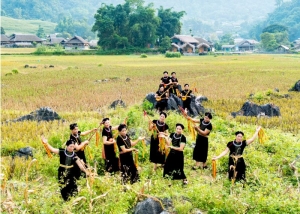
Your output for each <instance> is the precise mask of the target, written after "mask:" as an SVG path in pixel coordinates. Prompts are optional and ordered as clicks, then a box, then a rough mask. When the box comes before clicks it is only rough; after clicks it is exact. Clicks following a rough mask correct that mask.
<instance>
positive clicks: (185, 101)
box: [181, 84, 193, 114]
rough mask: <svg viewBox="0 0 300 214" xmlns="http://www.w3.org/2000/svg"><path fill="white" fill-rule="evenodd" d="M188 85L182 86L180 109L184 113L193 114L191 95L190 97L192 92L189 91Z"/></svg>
mask: <svg viewBox="0 0 300 214" xmlns="http://www.w3.org/2000/svg"><path fill="white" fill-rule="evenodd" d="M189 87H190V86H189V84H184V90H182V91H181V100H182V108H183V109H184V110H185V111H186V112H189V113H190V114H192V113H193V111H192V108H191V101H192V98H191V95H192V90H190V89H189Z"/></svg>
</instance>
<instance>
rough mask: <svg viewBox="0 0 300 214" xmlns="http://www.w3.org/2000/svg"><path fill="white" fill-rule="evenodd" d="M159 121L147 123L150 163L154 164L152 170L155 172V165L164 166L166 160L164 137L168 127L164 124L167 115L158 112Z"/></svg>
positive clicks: (166, 134)
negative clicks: (149, 132) (150, 133)
mask: <svg viewBox="0 0 300 214" xmlns="http://www.w3.org/2000/svg"><path fill="white" fill-rule="evenodd" d="M159 115H160V118H159V120H153V121H149V131H152V132H153V134H152V135H151V141H150V162H151V163H153V164H154V166H153V170H154V171H156V169H157V164H162V165H163V164H164V163H165V158H166V154H165V151H166V148H165V145H164V143H165V136H168V135H169V134H168V129H169V126H168V125H167V124H166V123H165V119H166V118H167V114H166V113H165V112H160V114H159Z"/></svg>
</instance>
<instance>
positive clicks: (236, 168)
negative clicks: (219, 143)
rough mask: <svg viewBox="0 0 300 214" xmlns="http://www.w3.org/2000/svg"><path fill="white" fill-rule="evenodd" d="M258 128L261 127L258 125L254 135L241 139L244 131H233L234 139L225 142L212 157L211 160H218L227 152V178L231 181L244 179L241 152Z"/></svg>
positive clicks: (244, 171) (244, 166) (244, 172)
mask: <svg viewBox="0 0 300 214" xmlns="http://www.w3.org/2000/svg"><path fill="white" fill-rule="evenodd" d="M260 129H261V127H260V126H258V127H257V128H256V131H255V133H254V135H253V136H252V137H251V138H250V139H248V140H243V138H244V133H243V132H242V131H237V132H236V133H235V139H234V140H233V141H230V142H228V143H227V147H226V149H225V150H224V151H223V152H222V153H221V154H220V155H218V156H216V157H213V158H212V160H218V159H219V158H221V157H223V156H225V155H226V154H227V153H228V152H229V161H228V178H229V179H230V180H232V181H233V182H234V181H239V180H246V164H245V161H244V158H243V152H244V149H245V147H246V146H248V145H250V144H251V143H252V142H253V141H254V140H255V138H256V137H257V135H258V132H259V130H260Z"/></svg>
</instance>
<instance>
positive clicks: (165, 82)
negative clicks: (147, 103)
mask: <svg viewBox="0 0 300 214" xmlns="http://www.w3.org/2000/svg"><path fill="white" fill-rule="evenodd" d="M163 75H164V76H163V77H162V78H161V83H160V85H159V87H161V86H164V90H165V91H166V90H169V88H170V85H171V84H172V81H171V78H170V77H169V73H168V71H164V73H163Z"/></svg>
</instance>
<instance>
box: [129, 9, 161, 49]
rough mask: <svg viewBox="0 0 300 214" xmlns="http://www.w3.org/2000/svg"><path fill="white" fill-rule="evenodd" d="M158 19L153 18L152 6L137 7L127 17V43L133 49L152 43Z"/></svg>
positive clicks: (153, 10) (154, 38)
mask: <svg viewBox="0 0 300 214" xmlns="http://www.w3.org/2000/svg"><path fill="white" fill-rule="evenodd" d="M159 22H160V20H159V18H158V17H157V16H155V9H154V8H153V4H149V5H147V6H146V7H143V6H138V7H137V8H136V10H135V11H133V12H132V13H131V14H130V17H129V28H130V31H129V37H128V40H129V42H130V43H131V44H132V45H133V46H135V47H141V48H144V47H146V46H147V44H151V43H154V42H155V40H156V38H157V36H156V29H157V27H158V25H159Z"/></svg>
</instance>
